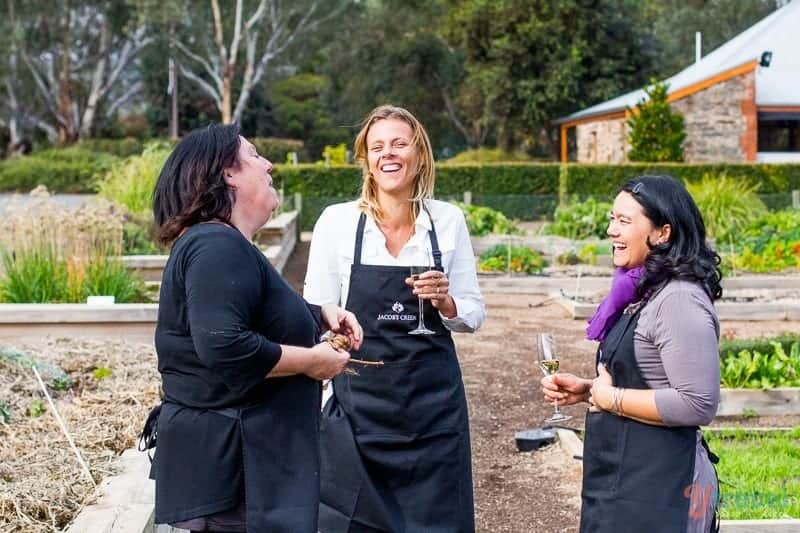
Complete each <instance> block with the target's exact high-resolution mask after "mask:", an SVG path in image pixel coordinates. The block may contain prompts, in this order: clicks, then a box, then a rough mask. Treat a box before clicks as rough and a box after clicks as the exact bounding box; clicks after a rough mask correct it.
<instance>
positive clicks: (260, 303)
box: [155, 223, 319, 408]
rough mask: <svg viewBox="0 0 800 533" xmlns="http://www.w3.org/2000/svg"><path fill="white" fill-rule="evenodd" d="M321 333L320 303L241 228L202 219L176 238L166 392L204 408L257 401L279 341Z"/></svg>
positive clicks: (162, 347) (163, 315)
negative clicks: (304, 296) (282, 273)
mask: <svg viewBox="0 0 800 533" xmlns="http://www.w3.org/2000/svg"><path fill="white" fill-rule="evenodd" d="M318 334H319V308H318V307H316V306H311V305H309V304H306V302H305V301H304V300H303V299H302V298H301V297H300V295H299V294H297V292H296V291H294V289H292V288H291V287H290V286H289V285H288V284H287V283H286V281H285V280H284V279H283V278H282V277H281V276H280V275H279V274H278V273H277V272H276V271H275V269H274V268H273V267H272V266H271V265H270V264H269V262H268V261H267V260H266V258H265V257H264V255H263V254H262V253H261V252H260V251H259V250H258V248H256V247H255V246H254V245H252V244H251V243H249V242H248V241H247V240H246V239H245V238H244V236H243V235H242V234H241V233H239V231H238V230H236V229H234V228H231V227H230V226H226V225H224V224H216V223H208V224H198V225H196V226H194V227H192V228H190V229H189V230H188V231H187V232H186V233H185V234H184V235H183V236H182V237H180V238H179V239H178V240H177V241H176V242H175V245H174V246H173V249H172V253H171V254H170V257H169V260H168V261H167V265H166V267H165V268H164V274H163V278H162V283H161V294H160V296H159V307H158V325H157V326H156V333H155V344H156V351H157V353H158V370H159V372H161V376H162V379H163V384H164V385H163V386H164V399H165V400H167V401H173V402H176V403H179V404H181V405H185V406H189V407H197V408H222V407H229V406H233V405H241V404H243V403H252V402H258V401H260V400H261V399H263V397H264V395H265V394H268V389H269V388H270V386H271V384H270V382H269V381H265V379H264V377H265V376H266V375H267V374H268V373H269V371H270V370H271V369H272V367H274V366H275V364H276V363H277V362H278V360H279V359H280V356H281V348H280V346H279V345H280V344H288V345H295V346H306V347H308V346H313V345H314V344H315V343H316V340H317V338H318ZM270 381H271V380H270Z"/></svg>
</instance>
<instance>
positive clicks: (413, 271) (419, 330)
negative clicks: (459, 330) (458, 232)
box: [408, 248, 436, 335]
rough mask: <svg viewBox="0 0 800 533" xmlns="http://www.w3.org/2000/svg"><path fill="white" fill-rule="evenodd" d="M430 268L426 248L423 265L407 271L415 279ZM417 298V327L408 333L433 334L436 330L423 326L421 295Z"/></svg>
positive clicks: (429, 255) (429, 256)
mask: <svg viewBox="0 0 800 533" xmlns="http://www.w3.org/2000/svg"><path fill="white" fill-rule="evenodd" d="M430 269H431V254H430V251H429V250H428V249H427V248H426V249H425V265H424V266H423V265H413V266H410V267H408V270H409V273H410V274H411V279H413V280H414V281H417V280H418V279H419V276H420V275H421V274H424V273H425V272H428V271H429V270H430ZM417 300H418V301H419V313H418V315H419V322H418V323H417V327H416V328H414V329H412V330H411V331H409V332H408V334H409V335H434V334H435V333H436V332H435V331H431V330H430V329H428V328H427V327H425V319H424V318H423V317H422V315H423V314H424V313H423V307H422V306H423V303H424V301H423V300H422V296H418V297H417Z"/></svg>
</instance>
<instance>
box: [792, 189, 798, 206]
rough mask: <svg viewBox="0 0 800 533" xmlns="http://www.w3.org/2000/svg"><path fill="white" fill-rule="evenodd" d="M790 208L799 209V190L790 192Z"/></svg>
mask: <svg viewBox="0 0 800 533" xmlns="http://www.w3.org/2000/svg"><path fill="white" fill-rule="evenodd" d="M792 207H793V208H795V209H800V190H794V191H792Z"/></svg>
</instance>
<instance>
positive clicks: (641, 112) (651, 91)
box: [627, 79, 686, 161]
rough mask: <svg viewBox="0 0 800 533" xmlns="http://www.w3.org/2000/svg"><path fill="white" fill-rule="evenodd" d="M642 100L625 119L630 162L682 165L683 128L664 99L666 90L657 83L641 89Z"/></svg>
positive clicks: (663, 85)
mask: <svg viewBox="0 0 800 533" xmlns="http://www.w3.org/2000/svg"><path fill="white" fill-rule="evenodd" d="M644 92H645V93H646V94H647V98H643V99H642V100H641V101H640V102H639V103H638V105H637V106H636V109H634V110H632V112H631V115H630V118H629V119H628V121H627V123H628V127H629V128H630V134H629V135H628V142H629V143H630V145H631V150H630V152H628V159H630V160H631V161H683V141H684V140H685V139H686V128H685V126H684V122H683V115H681V114H680V113H676V112H675V111H673V109H672V108H671V107H670V105H669V101H668V99H667V96H668V93H669V88H668V86H667V85H666V84H664V83H659V82H658V80H655V79H653V80H651V81H650V85H649V86H648V87H645V89H644Z"/></svg>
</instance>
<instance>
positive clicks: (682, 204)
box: [620, 176, 722, 300]
mask: <svg viewBox="0 0 800 533" xmlns="http://www.w3.org/2000/svg"><path fill="white" fill-rule="evenodd" d="M622 191H625V192H627V193H629V194H630V195H631V196H632V197H633V198H634V199H635V200H636V201H637V202H638V203H639V205H641V206H642V209H643V210H644V214H645V215H646V216H647V218H649V219H650V221H651V222H652V223H653V224H654V225H655V226H658V227H660V226H663V225H665V224H669V225H670V227H671V229H672V230H671V232H670V236H669V240H668V241H667V242H665V243H663V244H659V245H653V244H652V243H650V241H649V240H648V242H647V246H648V247H649V248H650V253H648V254H647V258H646V259H645V264H644V266H645V273H644V275H643V276H642V278H641V280H640V281H639V287H638V290H639V295H640V296H645V295H648V294H653V293H655V292H656V291H658V290H659V289H660V288H661V287H663V286H664V285H666V284H667V283H668V282H669V281H670V280H673V279H683V280H687V281H691V282H694V283H698V284H699V285H700V286H702V287H703V289H704V290H705V291H706V293H707V294H708V296H709V298H711V299H712V300H716V299H718V298H721V297H722V286H721V285H720V282H721V281H722V271H721V270H720V268H719V264H720V257H719V255H718V254H717V253H716V252H715V251H714V250H712V249H711V248H709V246H708V244H707V243H706V225H705V223H704V222H703V216H702V215H701V214H700V210H699V209H698V208H697V205H696V204H695V203H694V200H693V199H692V196H691V195H690V194H689V191H687V190H686V187H684V185H683V184H682V183H681V182H680V181H678V180H676V179H675V178H673V177H672V176H639V177H637V178H634V179H632V180H630V181H629V182H627V183H626V184H625V185H623V186H622V188H620V192H622Z"/></svg>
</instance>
